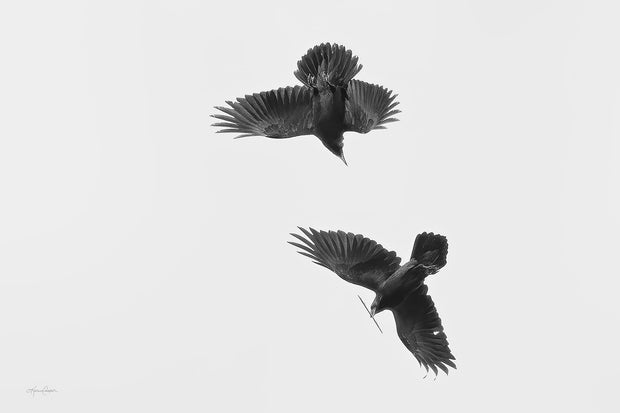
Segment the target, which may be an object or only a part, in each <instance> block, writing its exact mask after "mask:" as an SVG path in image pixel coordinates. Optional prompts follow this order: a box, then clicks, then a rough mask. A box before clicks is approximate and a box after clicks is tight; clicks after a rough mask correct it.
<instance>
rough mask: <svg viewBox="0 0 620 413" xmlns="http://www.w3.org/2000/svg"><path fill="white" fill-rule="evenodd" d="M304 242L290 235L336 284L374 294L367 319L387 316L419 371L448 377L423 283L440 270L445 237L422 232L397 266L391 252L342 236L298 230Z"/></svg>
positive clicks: (442, 340) (448, 362) (443, 345)
mask: <svg viewBox="0 0 620 413" xmlns="http://www.w3.org/2000/svg"><path fill="white" fill-rule="evenodd" d="M299 229H300V230H301V232H302V233H303V234H304V235H305V237H303V236H301V235H298V234H294V233H293V234H291V235H292V236H294V237H295V238H297V239H298V240H299V241H301V242H302V243H303V244H300V243H297V242H292V241H289V244H292V245H294V246H295V247H298V248H300V249H301V251H298V252H299V253H300V254H302V255H305V256H307V257H310V258H311V259H312V260H314V263H316V264H318V265H321V266H323V267H325V268H327V269H329V270H331V271H333V272H335V273H336V274H337V275H338V276H339V277H340V278H342V279H343V280H345V281H348V282H350V283H353V284H357V285H361V286H363V287H366V288H369V289H371V290H373V291H374V292H375V293H376V296H375V299H374V301H373V303H372V305H371V307H370V309H371V311H370V313H371V314H370V316H371V317H374V315H375V314H377V313H379V312H381V311H383V310H391V311H392V313H393V314H394V319H395V320H396V330H397V332H398V336H399V337H400V339H401V341H402V342H403V344H404V345H405V347H407V348H408V349H409V351H411V352H412V353H413V355H414V356H415V358H416V359H417V360H418V363H419V364H420V366H424V367H425V368H426V371H427V372H428V370H429V368H430V369H431V370H433V372H434V373H435V375H437V374H438V371H437V368H440V369H441V370H443V371H444V372H445V373H446V374H448V367H447V366H450V367H452V368H456V365H455V364H454V362H453V361H452V360H455V358H454V356H453V355H452V353H451V352H450V348H449V347H448V340H447V337H446V334H445V333H444V332H443V326H442V325H441V319H440V318H439V314H437V310H436V309H435V304H434V303H433V300H432V299H431V297H430V296H429V295H427V292H428V287H427V286H426V285H425V284H424V279H425V278H426V277H427V276H429V275H432V274H435V273H437V271H439V269H440V268H442V267H443V266H444V265H446V257H447V255H448V241H447V239H446V237H444V236H442V235H439V234H433V233H432V232H431V233H426V232H423V233H421V234H419V235H418V236H417V237H416V239H415V242H414V244H413V252H412V253H411V259H410V260H409V262H407V263H406V264H404V265H400V261H401V260H400V258H399V257H397V256H396V253H395V252H394V251H388V250H386V249H385V248H383V247H382V246H381V245H380V244H377V243H376V242H375V241H373V240H370V239H368V238H365V237H364V236H363V235H359V234H358V235H354V234H352V233H350V232H349V233H345V232H343V231H328V232H325V231H316V230H314V229H312V228H310V230H309V231H308V230H306V229H304V228H301V227H299Z"/></svg>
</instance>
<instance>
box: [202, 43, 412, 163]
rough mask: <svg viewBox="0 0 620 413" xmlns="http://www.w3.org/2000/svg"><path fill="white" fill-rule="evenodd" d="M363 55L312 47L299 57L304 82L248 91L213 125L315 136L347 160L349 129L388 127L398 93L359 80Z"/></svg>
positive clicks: (332, 47)
mask: <svg viewBox="0 0 620 413" xmlns="http://www.w3.org/2000/svg"><path fill="white" fill-rule="evenodd" d="M357 59H358V58H357V56H353V54H352V52H351V51H350V50H348V49H346V48H345V47H344V46H339V45H337V44H333V45H332V44H330V43H322V44H320V45H318V46H315V47H313V48H312V49H309V50H308V52H307V53H306V55H304V56H303V57H302V58H301V60H299V61H298V62H297V68H298V70H296V71H295V73H294V74H295V76H296V77H297V79H299V80H300V81H301V83H303V86H292V87H291V86H288V87H285V88H279V89H276V90H271V91H269V92H261V93H254V94H253V95H246V96H245V98H237V101H236V102H231V101H227V102H226V103H227V104H228V105H229V106H230V107H221V106H216V107H215V108H216V109H218V110H220V111H222V112H224V113H225V114H219V113H218V114H216V115H211V116H212V117H214V118H217V119H220V120H222V121H223V122H218V123H214V124H213V125H212V126H217V127H221V128H223V129H220V130H218V132H234V133H239V134H240V135H239V136H237V138H242V137H245V136H266V137H268V138H276V139H282V138H291V137H293V136H300V135H315V136H316V137H318V138H319V139H320V140H321V142H323V145H325V147H326V148H327V149H329V150H330V151H331V152H332V153H333V154H334V155H336V156H338V157H339V158H340V159H342V161H343V162H344V163H345V164H346V163H347V162H346V160H345V158H344V154H343V151H342V148H343V146H344V143H343V140H344V139H343V136H342V135H343V133H344V132H347V131H351V132H358V133H368V132H370V131H371V130H372V129H385V126H384V125H385V124H386V123H389V122H394V121H396V120H397V119H395V118H393V117H391V116H392V115H395V114H396V113H399V112H400V110H398V109H394V107H395V106H396V105H398V102H394V99H395V98H396V96H397V95H392V91H391V90H387V89H386V88H384V87H382V86H378V85H373V84H370V83H366V82H362V81H360V80H353V77H354V76H355V75H356V74H357V73H358V72H359V71H360V70H362V65H358V64H357Z"/></svg>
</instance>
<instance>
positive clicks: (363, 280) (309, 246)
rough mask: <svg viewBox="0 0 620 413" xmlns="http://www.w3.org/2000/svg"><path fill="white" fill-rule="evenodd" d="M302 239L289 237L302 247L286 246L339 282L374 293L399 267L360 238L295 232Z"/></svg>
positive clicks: (390, 254)
mask: <svg viewBox="0 0 620 413" xmlns="http://www.w3.org/2000/svg"><path fill="white" fill-rule="evenodd" d="M299 229H300V230H301V231H302V232H303V233H304V235H305V236H306V238H304V237H302V236H301V235H298V234H291V235H292V236H294V237H295V238H297V239H298V240H300V241H302V242H303V244H299V243H296V242H289V244H292V245H294V246H296V247H298V248H300V249H302V251H298V252H299V253H300V254H302V255H305V256H307V257H310V258H312V259H313V260H314V262H315V263H316V264H319V265H321V266H323V267H325V268H328V269H330V270H332V271H333V272H335V273H336V274H338V276H340V278H342V279H343V280H345V281H348V282H350V283H353V284H357V285H361V286H363V287H366V288H369V289H371V290H373V291H376V290H377V288H378V287H379V285H380V284H381V283H382V282H383V281H385V280H386V279H387V278H388V277H389V276H390V275H391V274H392V273H393V272H394V271H396V270H397V269H398V268H399V266H400V258H398V257H397V256H396V253H395V252H394V251H388V250H386V249H385V248H383V247H382V246H381V245H380V244H377V243H376V242H375V241H373V240H370V239H368V238H365V237H364V236H363V235H359V234H358V235H354V234H352V233H350V232H349V233H345V232H343V231H338V232H335V231H328V232H325V231H315V230H314V229H312V228H310V231H308V230H306V229H304V228H301V227H300V228H299Z"/></svg>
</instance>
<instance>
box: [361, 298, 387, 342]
mask: <svg viewBox="0 0 620 413" xmlns="http://www.w3.org/2000/svg"><path fill="white" fill-rule="evenodd" d="M357 298H359V299H360V301H361V302H362V304H364V308H365V309H366V311H367V312H368V315H369V316H370V318H372V321H374V322H375V324H376V326H377V328H378V329H379V331H381V334H383V330H381V327H379V323H377V320H375V318H374V317H373V316H372V313H371V312H370V310H369V309H368V307H367V306H366V303H365V302H364V300H362V297H360V296H359V295H358V296H357Z"/></svg>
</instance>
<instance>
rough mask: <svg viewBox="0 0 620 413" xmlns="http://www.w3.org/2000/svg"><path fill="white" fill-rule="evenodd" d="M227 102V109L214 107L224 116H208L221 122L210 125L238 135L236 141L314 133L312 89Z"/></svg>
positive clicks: (282, 90)
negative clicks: (249, 137) (248, 137)
mask: <svg viewBox="0 0 620 413" xmlns="http://www.w3.org/2000/svg"><path fill="white" fill-rule="evenodd" d="M226 103H227V104H228V105H229V106H230V107H221V106H216V109H218V110H221V111H222V112H224V113H225V114H226V115H221V114H217V115H211V116H212V117H214V118H217V119H220V120H223V121H224V122H218V123H214V124H213V125H212V126H219V127H222V128H224V129H220V130H219V131H218V132H236V133H240V134H241V135H239V136H237V138H243V137H245V136H266V137H268V138H291V137H293V136H299V135H311V134H313V133H314V119H313V115H312V90H311V89H309V88H307V87H305V86H295V87H291V86H289V87H286V88H280V89H277V90H271V91H269V92H261V93H254V94H253V95H246V96H245V98H237V101H236V102H226Z"/></svg>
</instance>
